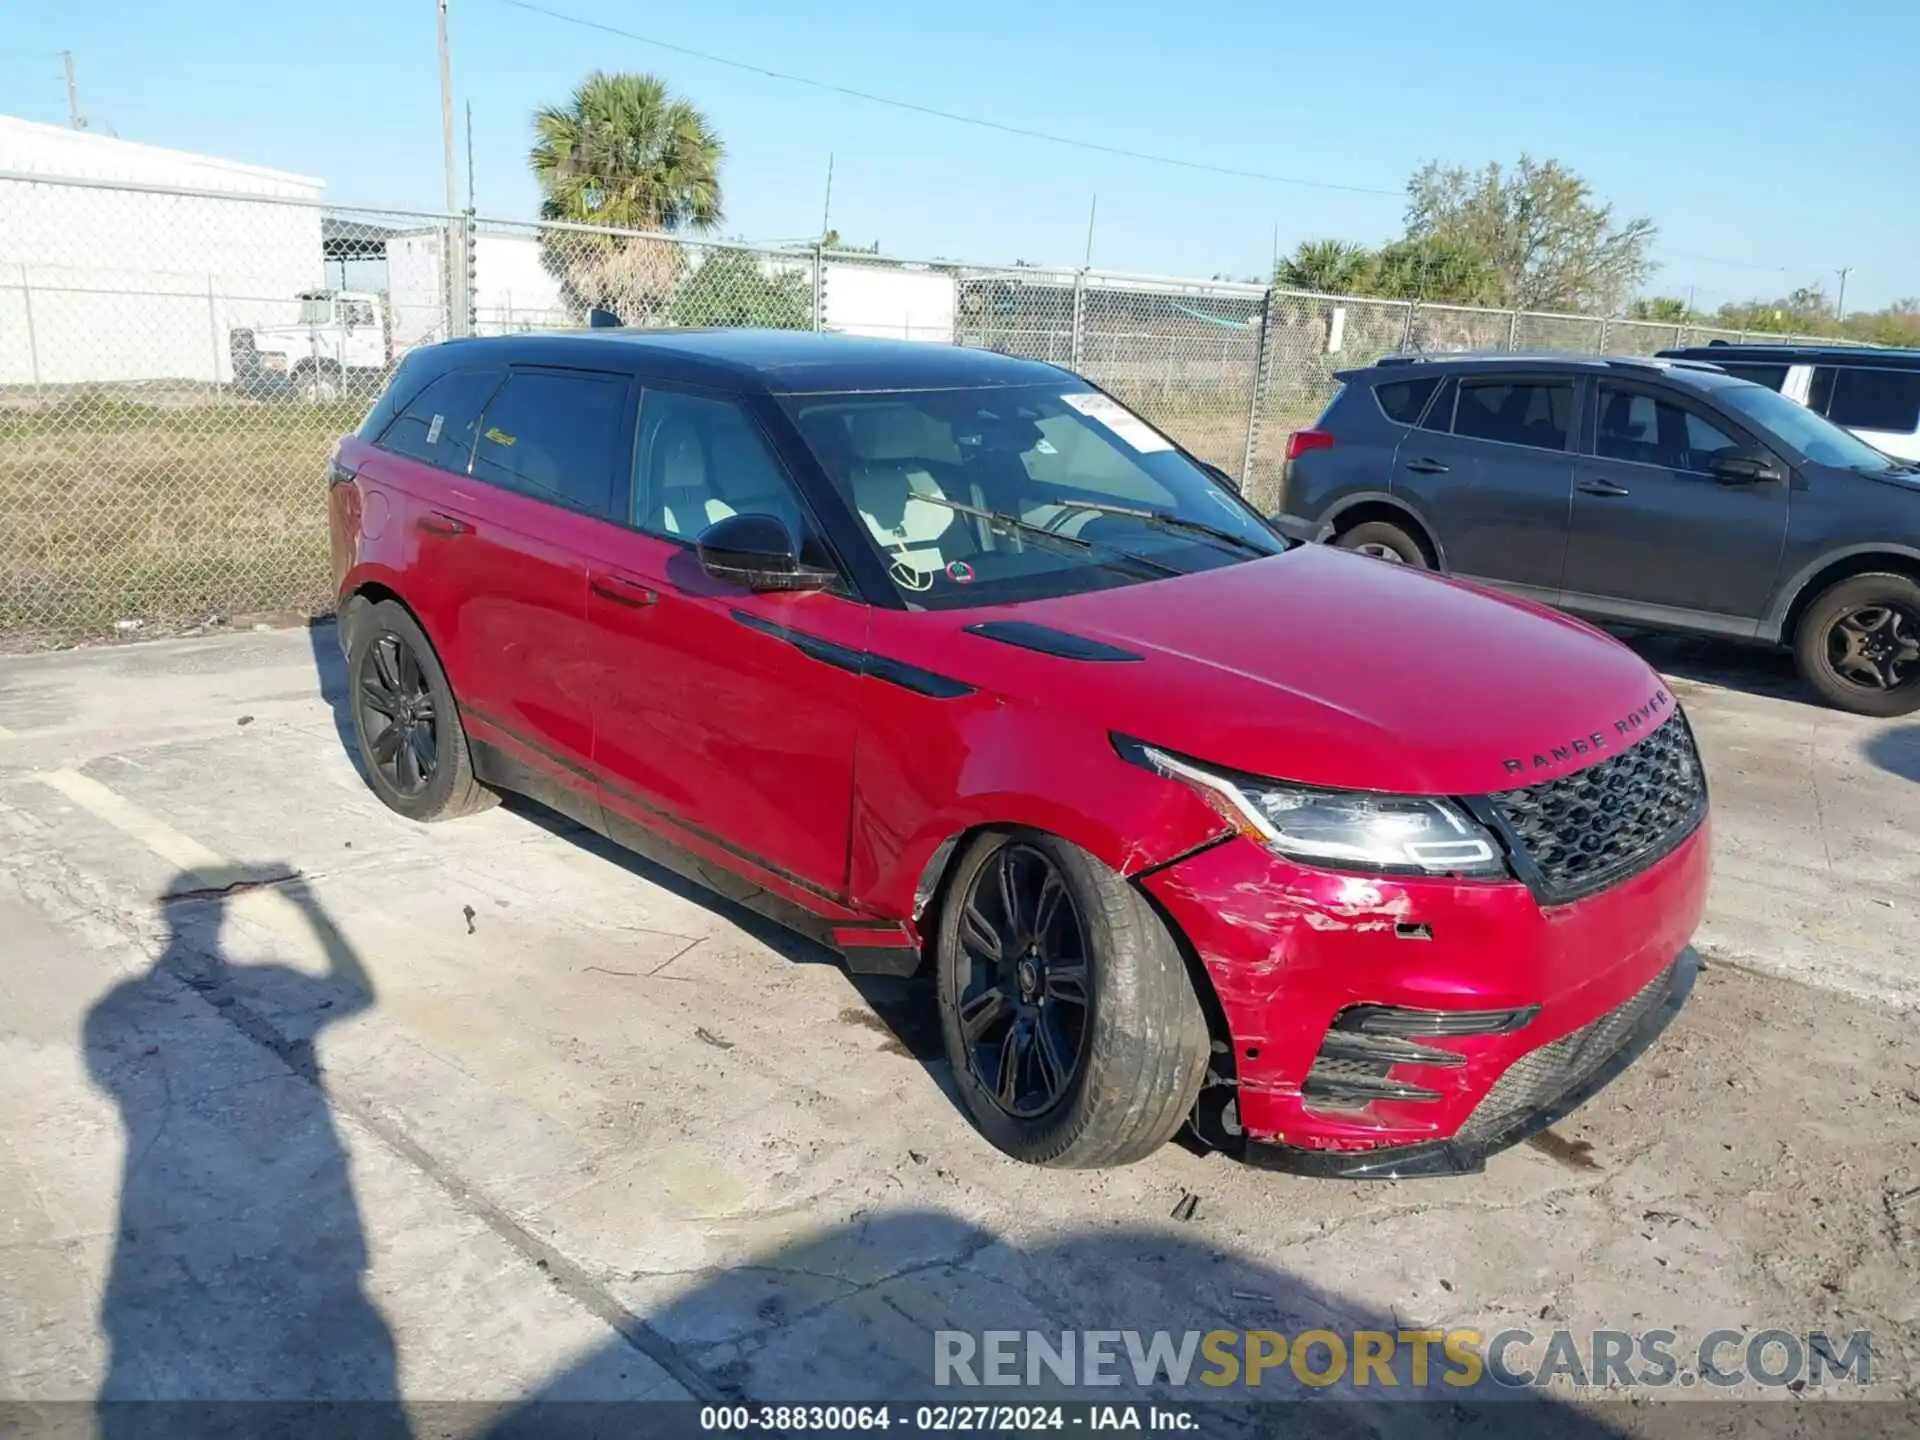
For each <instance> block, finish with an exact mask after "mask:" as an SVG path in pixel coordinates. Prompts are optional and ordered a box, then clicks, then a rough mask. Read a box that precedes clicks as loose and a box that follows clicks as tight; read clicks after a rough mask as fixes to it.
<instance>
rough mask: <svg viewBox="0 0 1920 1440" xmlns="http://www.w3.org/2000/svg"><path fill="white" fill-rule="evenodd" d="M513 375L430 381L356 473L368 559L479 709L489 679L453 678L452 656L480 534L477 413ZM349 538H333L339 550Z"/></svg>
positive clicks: (463, 370)
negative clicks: (472, 546) (474, 477)
mask: <svg viewBox="0 0 1920 1440" xmlns="http://www.w3.org/2000/svg"><path fill="white" fill-rule="evenodd" d="M506 379H507V371H506V367H505V366H504V365H480V366H460V367H457V368H455V369H452V370H448V371H445V372H444V373H442V374H441V375H439V376H438V377H436V378H435V379H433V380H430V381H428V382H427V384H426V385H425V386H424V387H423V388H421V389H420V391H419V392H418V393H417V394H415V395H414V396H413V397H412V398H411V399H406V400H405V402H404V404H403V405H402V407H401V409H400V413H399V414H398V415H396V416H394V418H393V420H392V421H391V423H389V424H388V425H387V426H386V428H385V429H384V430H382V431H381V432H380V433H379V435H378V436H377V437H376V438H375V439H374V442H373V449H372V451H371V452H370V453H369V454H368V456H367V458H366V459H364V460H363V461H362V462H361V464H360V467H359V473H358V474H357V476H356V477H355V484H356V488H357V490H358V491H359V515H358V528H359V529H360V532H361V534H362V535H363V536H364V537H365V542H366V546H365V552H366V554H367V555H368V556H369V557H370V558H374V559H377V560H378V561H379V562H381V563H382V564H384V565H385V566H387V567H389V568H390V570H391V572H392V574H391V582H392V583H393V584H394V585H395V586H396V587H397V588H398V590H399V592H400V595H401V597H402V598H403V599H404V600H405V601H406V603H407V604H408V605H409V606H411V607H412V609H413V611H414V613H415V614H417V615H418V616H419V617H420V622H421V624H423V625H424V626H425V627H426V631H427V638H428V639H429V640H431V641H432V642H433V644H434V647H435V649H436V650H437V651H438V652H439V654H440V658H441V661H442V663H443V664H445V665H446V667H447V674H448V677H449V679H451V680H452V681H453V684H454V687H455V689H456V690H458V691H459V693H460V695H461V697H462V698H463V699H467V698H469V697H471V698H472V699H474V700H475V701H477V702H480V703H485V697H484V695H483V694H481V693H480V691H481V689H482V688H484V685H485V682H486V681H487V679H489V678H490V677H488V676H487V675H485V674H484V673H482V674H467V673H465V672H464V671H462V672H459V673H456V671H455V667H454V666H453V664H452V663H451V659H450V657H451V655H452V653H453V648H454V647H453V641H454V637H455V632H456V631H457V629H458V627H459V624H460V617H461V611H462V606H463V603H464V595H465V592H466V590H467V588H468V586H469V585H470V583H471V582H470V580H469V578H468V568H469V566H468V556H467V550H468V546H467V544H466V541H467V538H468V537H469V536H470V535H471V534H472V530H473V518H472V514H471V504H472V491H473V482H472V481H471V479H469V477H468V475H467V470H468V467H469V466H470V465H471V463H472V460H473V441H474V437H475V436H476V435H477V434H478V433H479V429H480V412H481V411H482V410H483V409H484V408H485V407H486V404H487V401H488V400H490V399H491V398H492V397H493V394H494V392H495V391H496V390H498V389H499V388H500V387H501V386H502V385H503V384H505V383H506ZM396 383H397V382H396ZM381 403H382V404H383V405H384V404H386V403H388V402H386V401H384V400H383V401H382V402H381ZM344 538H345V537H338V536H337V537H336V547H338V545H339V543H340V541H341V540H342V539H344ZM339 566H340V562H339V561H338V560H336V567H337V568H339Z"/></svg>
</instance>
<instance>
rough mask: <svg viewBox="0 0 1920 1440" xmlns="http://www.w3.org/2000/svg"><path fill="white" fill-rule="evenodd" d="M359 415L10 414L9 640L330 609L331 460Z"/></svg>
mask: <svg viewBox="0 0 1920 1440" xmlns="http://www.w3.org/2000/svg"><path fill="white" fill-rule="evenodd" d="M363 411H364V404H363V403H361V402H356V403H353V404H348V405H338V406H313V405H306V404H287V405H253V404H219V403H215V404H207V405H201V406H152V405H142V404H138V403H133V402H129V401H125V400H120V399H114V398H109V397H101V396H90V395H82V396H76V397H69V398H68V399H67V400H65V401H64V402H63V403H61V404H59V405H57V406H54V407H49V408H45V409H38V410H26V409H8V410H0V635H6V636H9V637H11V638H13V639H16V640H20V639H25V640H30V641H39V642H49V643H54V642H60V641H65V640H76V639H83V638H86V637H89V636H92V635H98V634H102V633H105V632H108V631H111V630H112V629H113V627H114V622H116V621H118V620H123V619H138V620H141V621H144V622H146V623H147V624H150V625H166V624H170V623H179V622H182V621H189V620H196V619H201V618H204V617H205V616H207V615H208V614H209V613H214V614H220V615H232V614H236V613H244V612H248V611H258V610H306V611H308V612H310V613H312V612H315V611H317V610H320V609H322V608H324V607H325V605H326V604H327V603H328V600H329V591H330V588H331V587H330V579H329V574H328V551H327V461H328V458H329V456H330V455H331V454H332V451H333V446H334V444H335V442H336V441H337V440H338V438H339V437H340V435H341V434H343V433H345V432H346V431H348V430H350V429H352V428H353V426H354V425H355V424H357V423H358V421H359V418H360V415H361V414H362V413H363Z"/></svg>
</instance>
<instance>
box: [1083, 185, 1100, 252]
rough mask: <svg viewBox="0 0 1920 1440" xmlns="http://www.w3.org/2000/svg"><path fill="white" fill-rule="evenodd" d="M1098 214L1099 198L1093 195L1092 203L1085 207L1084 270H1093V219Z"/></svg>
mask: <svg viewBox="0 0 1920 1440" xmlns="http://www.w3.org/2000/svg"><path fill="white" fill-rule="evenodd" d="M1099 212H1100V197H1099V196H1098V195H1095V196H1094V197H1093V203H1092V204H1091V205H1089V206H1087V261H1086V268H1087V269H1089V270H1091V269H1092V268H1093V217H1094V216H1095V215H1097V214H1098V213H1099Z"/></svg>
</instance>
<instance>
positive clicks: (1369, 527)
mask: <svg viewBox="0 0 1920 1440" xmlns="http://www.w3.org/2000/svg"><path fill="white" fill-rule="evenodd" d="M1333 543H1334V544H1335V545H1338V546H1339V547H1340V548H1341V549H1342V550H1353V551H1357V552H1358V553H1359V554H1362V555H1371V556H1372V557H1373V558H1374V559H1376V560H1385V561H1386V562H1387V563H1388V564H1390V565H1411V566H1412V567H1413V568H1414V569H1416V570H1427V569H1431V568H1432V567H1431V566H1429V565H1428V564H1427V553H1426V551H1424V550H1422V549H1421V548H1420V542H1419V541H1418V540H1416V539H1414V538H1413V536H1411V535H1409V534H1408V533H1407V532H1406V531H1404V530H1402V529H1401V528H1400V527H1399V526H1398V525H1395V524H1392V523H1391V522H1389V521H1386V520H1367V521H1363V522H1362V523H1361V524H1358V525H1356V526H1354V527H1353V528H1352V529H1351V530H1343V531H1341V532H1340V533H1339V534H1338V535H1336V536H1335V537H1334V541H1333Z"/></svg>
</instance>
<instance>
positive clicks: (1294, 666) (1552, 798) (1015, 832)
mask: <svg viewBox="0 0 1920 1440" xmlns="http://www.w3.org/2000/svg"><path fill="white" fill-rule="evenodd" d="M332 534H333V547H334V562H335V572H336V576H337V579H338V581H339V598H340V620H341V623H340V634H341V640H342V643H343V645H344V648H345V650H346V653H347V664H348V668H349V672H350V676H351V697H352V713H353V723H354V728H355V731H356V733H357V737H358V743H359V750H360V760H361V763H362V766H363V768H364V771H365V774H366V776H367V779H368V782H369V783H370V784H371V785H372V787H373V788H374V790H375V791H376V792H377V793H378V794H379V796H380V797H381V799H382V800H384V801H385V802H386V803H387V804H388V805H389V806H391V807H392V808H393V809H395V810H397V811H398V812H400V813H401V814H402V815H405V816H408V817H410V818H412V819H415V820H437V819H441V818H444V817H449V816H454V815H458V814H462V813H465V812H469V811H472V810H475V809H478V808H480V807H482V806H485V805H487V804H490V803H492V801H493V800H494V799H495V798H497V796H498V795H499V793H500V792H502V791H509V790H510V791H517V792H521V793H524V794H526V795H529V796H532V797H533V798H535V799H536V800H538V801H541V802H543V803H545V804H546V805H549V806H551V807H553V808H554V809H557V810H559V811H561V812H563V813H565V814H566V815H569V816H572V817H574V818H575V819H577V820H579V821H581V822H583V823H584V824H587V825H589V826H591V827H592V828H594V829H596V830H598V831H600V832H602V833H604V834H606V835H609V836H611V837H612V838H614V839H615V840H618V841H619V842H621V843H622V844H625V845H628V846H631V847H632V848H634V849H636V850H638V851H641V852H643V853H645V854H647V855H649V856H652V857H654V858H656V859H658V860H660V861H662V862H664V863H666V864H669V865H672V866H674V867H675V868H677V869H679V870H681V871H683V872H685V873H689V874H691V875H693V876H695V877H696V878H698V879H700V880H702V881H704V882H705V883H706V884H708V885H710V886H711V887H712V888H713V889H715V890H717V891H719V892H721V893H722V894H724V895H726V896H728V897H729V898H732V899H735V900H738V901H741V902H743V903H747V904H750V905H753V906H756V907H757V908H759V909H761V910H763V911H765V912H767V913H771V914H773V915H775V916H777V917H778V918H780V919H782V920H783V921H784V922H785V923H787V924H790V925H792V926H794V927H795V928H796V929H799V930H801V931H803V932H805V933H807V934H809V935H812V936H815V937H817V938H818V939H820V940H821V941H823V942H824V943H826V944H828V945H831V946H833V947H834V948H835V949H837V950H838V951H839V952H840V953H841V954H842V955H843V956H844V957H845V961H846V963H847V965H848V966H849V967H850V968H851V969H853V970H855V971H868V972H884V973H889V974H901V975H905V974H914V973H918V972H922V971H924V972H927V973H929V974H930V975H931V977H932V989H933V990H934V992H935V994H936V995H937V1000H936V999H932V998H930V999H929V1002H928V1003H929V1004H935V1003H937V1004H938V1006H939V1012H940V1019H941V1024H942V1028H943V1031H944V1034H945V1040H946V1052H947V1059H948V1061H949V1063H950V1064H951V1066H952V1069H953V1074H954V1078H955V1080H956V1082H957V1085H958V1088H959V1090H960V1093H961V1094H962V1095H963V1096H964V1098H965V1103H966V1106H967V1108H968V1110H969V1111H970V1112H971V1114H972V1117H973V1119H974V1121H975V1122H976V1123H977V1125H978V1126H979V1128H980V1129H981V1131H982V1132H983V1133H984V1134H985V1135H986V1137H987V1138H988V1139H989V1140H991V1141H992V1142H993V1144H995V1145H997V1146H999V1147H1000V1148H1001V1149H1002V1150H1004V1151H1006V1152H1007V1153H1008V1154H1010V1155H1014V1156H1016V1157H1018V1158H1020V1159H1022V1160H1027V1161H1031V1162H1034V1163H1037V1164H1047V1165H1061V1166H1106V1165H1121V1164H1125V1163H1127V1162H1129V1161H1134V1160H1138V1159H1140V1158H1141V1157H1143V1156H1145V1155H1148V1154H1150V1153H1151V1152H1152V1151H1153V1150H1155V1149H1156V1148H1157V1147H1159V1146H1160V1145H1161V1144H1163V1143H1164V1142H1165V1141H1167V1140H1168V1139H1169V1138H1170V1137H1171V1136H1173V1135H1174V1134H1175V1132H1176V1131H1178V1130H1179V1129H1180V1128H1181V1127H1182V1126H1183V1125H1191V1126H1192V1127H1193V1128H1194V1130H1195V1132H1196V1133H1197V1134H1198V1135H1200V1136H1201V1137H1202V1138H1204V1139H1205V1140H1206V1141H1208V1142H1209V1143H1211V1144H1214V1145H1217V1146H1221V1147H1224V1148H1231V1149H1232V1150H1233V1151H1235V1152H1236V1153H1239V1154H1242V1155H1244V1156H1245V1157H1247V1158H1248V1159H1250V1160H1253V1161H1256V1162H1258V1163H1262V1164H1268V1165H1273V1166H1276V1167H1281V1168H1287V1169H1293V1170H1300V1171H1306V1172H1310V1173H1316V1174H1322V1175H1330V1176H1345V1177H1363V1176H1408V1175H1417V1174H1436V1173H1456V1172H1462V1171H1471V1170H1474V1169H1477V1168H1479V1167H1481V1166H1482V1165H1483V1164H1484V1162H1485V1158H1486V1157H1487V1156H1488V1155H1489V1154H1491V1153H1492V1152H1494V1151H1497V1150H1499V1149H1501V1148H1503V1147H1505V1146H1508V1145H1511V1144H1513V1143H1514V1142H1516V1141H1517V1140H1520V1139H1522V1138H1523V1137H1525V1136H1527V1135H1529V1134H1531V1133H1533V1132H1535V1131H1537V1130H1539V1129H1541V1128H1543V1127H1545V1126H1547V1125H1550V1124H1552V1123H1553V1122H1554V1121H1555V1120H1557V1119H1559V1118H1560V1117H1561V1116H1563V1115H1565V1114H1567V1113H1568V1112H1569V1111H1570V1110H1572V1109H1573V1108H1574V1107H1576V1106H1578V1105H1579V1104H1581V1103H1582V1102H1583V1101H1584V1100H1585V1099H1586V1098H1587V1097H1588V1096H1590V1095H1591V1094H1592V1093H1593V1092H1594V1091H1595V1090H1597V1089H1598V1088H1599V1087H1600V1086H1602V1085H1604V1084H1605V1083H1607V1081H1608V1080H1610V1079H1611V1078H1612V1077H1613V1076H1614V1075H1615V1074H1617V1073H1618V1072H1619V1071H1620V1070H1621V1069H1622V1068H1623V1067H1625V1066H1626V1065H1627V1064H1629V1063H1630V1062H1631V1061H1632V1060H1633V1059H1634V1057H1636V1056H1637V1055H1638V1054H1640V1053H1641V1052H1642V1051H1643V1050H1644V1049H1645V1048H1646V1047H1647V1046H1648V1045H1649V1044H1650V1043H1651V1042H1652V1041H1653V1039H1654V1037H1655V1036H1656V1035H1657V1034H1658V1033H1659V1031H1660V1030H1661V1029H1662V1027H1663V1026H1664V1025H1665V1024H1666V1023H1667V1021H1668V1020H1669V1019H1670V1018H1671V1017H1672V1015H1673V1014H1674V1013H1675V1011H1677V1009H1678V1008H1679V1007H1680V1005H1681V1003H1682V1002H1683V1001H1684V999H1685V997H1686V995H1687V992H1688V990H1689V987H1690V985H1691V982H1692V976H1693V968H1694V962H1693V960H1692V956H1691V952H1690V951H1689V949H1688V941H1689V938H1690V936H1691V935H1692V932H1693V930H1694V927H1695V925H1696V923H1697V922H1698V921H1699V919H1700V915H1701V910H1702V906H1703V904H1704V901H1705V896H1706V889H1707V869H1708V820H1707V790H1706V781H1705V777H1704V775H1703V773H1702V770H1701V764H1700V758H1699V754H1698V752H1697V750H1696V749H1695V745H1694V739H1693V735H1692V733H1691V731H1690V730H1689V728H1688V725H1687V720H1686V717H1685V716H1684V715H1683V714H1682V713H1681V711H1680V707H1679V705H1678V704H1677V703H1676V701H1675V700H1674V697H1673V695H1672V694H1671V693H1670V692H1669V691H1668V690H1667V689H1666V688H1665V686H1664V685H1663V684H1662V682H1661V680H1660V678H1659V677H1658V676H1657V675H1656V674H1655V673H1654V672H1653V671H1652V670H1650V669H1649V668H1648V667H1647V665H1646V664H1645V663H1643V662H1642V661H1641V660H1640V659H1639V658H1638V657H1636V656H1635V655H1634V654H1633V653H1632V652H1631V651H1629V650H1627V649H1626V648H1625V647H1623V646H1621V645H1620V644H1618V643H1616V642H1615V641H1613V640H1612V639H1609V638H1608V637H1607V636H1605V635H1603V634H1601V633H1599V632H1598V631H1596V630H1594V629H1592V628H1590V627H1588V626H1587V625H1585V624H1582V623H1580V622H1578V621H1575V620H1572V619H1569V618H1567V617H1565V616H1562V615H1559V614H1555V613H1553V612H1551V611H1548V610H1545V609H1543V608H1540V607H1538V606H1535V605H1532V604H1529V603H1527V602H1524V601H1521V600H1516V599H1511V598H1507V597H1504V596H1501V595H1496V594H1492V593H1489V592H1488V591H1486V590H1482V589H1478V588H1475V587H1474V586H1471V585H1467V584H1462V583H1458V582H1454V581H1451V580H1447V579H1442V578H1438V577H1435V576H1432V575H1427V574H1421V573H1416V572H1413V571H1409V570H1407V569H1405V568H1402V567H1396V566H1390V565H1385V564H1381V563H1379V562H1378V561H1375V560H1372V559H1368V558H1366V557H1363V556H1358V555H1352V554H1347V553H1343V552H1340V551H1337V550H1332V549H1325V548H1321V547H1317V546H1306V545H1300V546H1296V545H1293V544H1291V543H1289V542H1288V541H1286V540H1284V539H1282V538H1281V537H1280V536H1278V535H1277V534H1275V532H1274V531H1273V530H1272V528H1271V527H1270V526H1269V525H1268V524H1267V523H1266V522H1265V521H1264V520H1263V519H1262V518H1261V517H1260V515H1259V514H1258V513H1257V512H1256V511H1255V510H1253V509H1252V508H1251V507H1250V506H1249V505H1248V504H1247V503H1246V502H1245V501H1243V500H1242V499H1241V497H1240V496H1239V495H1238V494H1237V493H1236V492H1235V490H1234V488H1233V487H1232V485H1231V484H1230V483H1228V482H1227V479H1226V477H1225V476H1224V475H1223V474H1222V473H1221V472H1220V471H1218V470H1217V469H1214V468H1213V467H1211V466H1209V465H1207V464H1205V463H1203V462H1201V461H1199V460H1197V459H1195V458H1194V457H1193V456H1191V455H1188V454H1187V453H1185V452H1184V451H1182V450H1181V449H1180V447H1179V446H1177V445H1175V444H1174V443H1173V442H1172V441H1170V440H1168V439H1167V438H1166V437H1165V436H1164V435H1162V434H1161V433H1160V432H1159V431H1157V430H1155V429H1154V428H1153V427H1152V426H1150V425H1148V424H1147V423H1145V422H1144V421H1142V420H1141V419H1140V418H1139V417H1138V416H1137V415H1135V414H1134V413H1132V412H1131V411H1130V410H1128V409H1127V408H1125V407H1124V406H1123V405H1121V404H1120V403H1118V402H1117V401H1116V400H1115V399H1113V398H1112V397H1110V396H1108V395H1107V394H1105V393H1103V392H1102V391H1100V390H1099V389H1097V388H1096V387H1094V386H1093V385H1091V384H1089V383H1087V382H1086V381H1084V380H1081V379H1079V378H1078V377H1076V376H1074V375H1072V374H1069V373H1067V372H1066V371H1063V370H1061V369H1058V368H1056V367H1054V366H1050V365H1045V364H1040V363H1037V362H1032V361H1026V360H1017V359H1011V358H1008V357H1005V356H1001V355H994V354H988V353H984V352H979V351H972V350H966V349H958V348H953V347H949V346H939V345H923V344H910V343H906V342H893V341H877V340H862V339H853V338H848V337H840V336H823V335H803V334H776V333H767V332H756V331H716V332H701V331H685V332H675V331H654V332H643V331H632V330H619V329H607V330H597V331H588V332H583V333H577V334H563V335H545V336H539V335H529V336H511V337H498V338H484V339H465V340H454V341H450V342H447V343H445V344H441V345H435V346H432V347H430V348H426V349H421V350H416V351H414V352H412V353H411V354H410V355H408V357H407V358H406V360H405V362H404V363H403V364H402V365H401V366H400V368H399V370H398V372H397V373H396V375H395V376H394V378H393V381H392V383H391V385H390V386H389V388H388V390H387V391H386V393H385V394H384V395H383V396H382V397H381V399H380V400H379V402H378V403H377V404H376V405H375V406H374V407H373V409H372V411H371V412H370V413H369V414H368V416H367V418H366V421H365V423H364V424H363V425H362V426H361V427H360V429H359V431H358V433H356V434H354V435H350V436H348V437H346V438H345V439H343V440H342V441H341V443H340V447H339V451H338V454H337V456H336V459H335V462H334V467H333V486H332Z"/></svg>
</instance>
